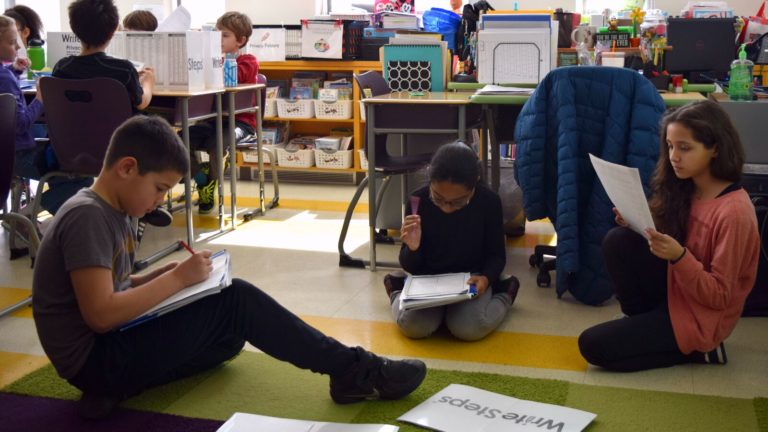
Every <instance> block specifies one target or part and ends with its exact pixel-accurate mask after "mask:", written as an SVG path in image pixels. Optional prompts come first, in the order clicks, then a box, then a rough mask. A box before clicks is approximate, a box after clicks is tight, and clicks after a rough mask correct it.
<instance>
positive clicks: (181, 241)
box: [179, 240, 195, 255]
mask: <svg viewBox="0 0 768 432" xmlns="http://www.w3.org/2000/svg"><path fill="white" fill-rule="evenodd" d="M179 243H181V245H182V246H184V249H186V250H187V251H189V253H191V254H192V255H194V254H195V251H193V250H192V248H191V247H189V245H188V244H187V242H185V241H184V240H179Z"/></svg>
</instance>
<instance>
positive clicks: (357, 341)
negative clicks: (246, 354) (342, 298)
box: [302, 316, 587, 372]
mask: <svg viewBox="0 0 768 432" xmlns="http://www.w3.org/2000/svg"><path fill="white" fill-rule="evenodd" d="M302 319H304V320H305V321H307V322H308V323H310V324H311V325H313V326H315V327H317V328H318V329H320V330H321V331H323V332H324V333H326V334H328V335H330V336H333V337H334V338H336V339H338V340H340V341H342V342H343V343H345V344H348V345H353V346H354V345H360V346H363V347H366V348H369V349H371V350H372V351H374V352H377V353H381V354H386V355H396V356H402V357H419V358H434V359H442V360H455V361H466V362H476V363H494V364H500V365H511V366H525V367H535V368H543V369H559V370H569V371H578V372H583V371H586V370H587V362H586V361H585V360H584V358H583V357H582V356H581V354H580V353H579V348H578V344H577V339H576V338H575V337H570V336H550V335H537V334H529V333H508V332H494V333H492V334H491V335H489V336H488V337H486V338H485V339H483V340H480V341H477V342H462V341H459V340H457V339H455V338H453V337H451V336H450V335H447V334H437V335H434V336H432V337H430V338H427V339H420V340H414V339H409V338H407V337H405V336H403V335H402V334H401V333H400V330H399V329H398V328H397V326H396V325H395V324H394V323H387V322H381V321H365V320H354V319H344V318H328V317H318V316H303V317H302Z"/></svg>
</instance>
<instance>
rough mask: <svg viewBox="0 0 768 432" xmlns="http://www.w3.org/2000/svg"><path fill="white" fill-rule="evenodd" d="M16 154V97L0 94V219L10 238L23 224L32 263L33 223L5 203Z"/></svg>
mask: <svg viewBox="0 0 768 432" xmlns="http://www.w3.org/2000/svg"><path fill="white" fill-rule="evenodd" d="M15 154H16V98H14V97H13V95H11V94H8V93H4V94H0V200H2V203H3V206H2V207H3V212H2V213H0V221H7V222H8V224H9V225H10V226H11V230H10V231H11V238H12V239H13V238H14V237H15V236H16V228H17V225H18V224H21V225H23V226H24V228H25V230H26V232H27V238H26V241H27V243H28V245H29V255H30V257H31V258H32V264H33V265H34V262H35V254H36V253H37V248H38V246H39V245H40V239H39V238H38V236H37V230H36V229H35V225H34V224H33V223H32V221H30V220H29V219H27V218H26V217H24V216H23V215H21V214H18V213H15V212H13V211H9V210H8V208H7V206H6V205H5V203H6V201H7V200H8V193H9V191H10V189H11V182H12V180H13V163H14V161H15ZM31 301H32V295H30V296H29V297H27V298H25V299H24V300H22V301H20V302H18V303H16V304H14V305H11V306H9V307H7V308H5V309H2V310H0V317H2V316H4V315H8V314H10V313H12V312H13V311H15V310H16V309H19V308H22V307H24V306H26V305H28V304H29V303H30V302H31Z"/></svg>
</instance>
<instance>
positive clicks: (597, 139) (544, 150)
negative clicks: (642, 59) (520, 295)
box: [515, 66, 665, 305]
mask: <svg viewBox="0 0 768 432" xmlns="http://www.w3.org/2000/svg"><path fill="white" fill-rule="evenodd" d="M664 110H665V106H664V102H663V100H662V99H661V97H660V96H659V94H658V92H657V90H656V88H655V87H654V86H653V84H651V82H650V81H648V80H647V79H646V78H644V77H643V76H641V75H639V74H638V73H637V72H635V71H633V70H630V69H623V68H612V67H588V66H579V67H563V68H557V69H555V70H553V71H551V72H550V73H549V74H548V75H547V76H546V77H544V79H543V80H542V82H541V83H540V84H539V85H538V87H537V88H536V91H535V92H534V93H533V95H531V97H530V99H529V100H528V101H527V102H526V104H525V105H524V106H523V109H522V111H521V113H520V115H519V117H518V120H517V124H516V127H515V142H516V144H517V152H516V161H515V171H516V172H515V174H516V176H517V180H518V182H519V184H520V187H521V189H522V191H523V206H524V209H525V215H526V217H527V218H528V220H538V219H543V218H549V219H550V221H551V222H552V223H553V224H554V226H555V231H556V233H557V246H556V247H551V246H550V247H548V246H537V247H536V248H535V253H534V255H532V256H531V258H530V264H531V265H533V266H539V268H540V272H539V276H538V277H537V283H538V284H539V286H549V283H550V277H549V274H548V273H547V272H548V270H549V269H550V268H555V267H556V268H555V269H556V270H557V272H556V273H557V281H556V285H557V295H558V297H560V296H562V294H563V293H564V292H566V291H570V292H571V294H572V295H573V296H574V297H575V298H576V299H577V300H579V301H581V302H582V303H585V304H590V305H599V304H602V302H604V301H605V300H607V299H608V298H610V297H611V296H612V294H613V288H612V286H611V283H610V279H609V277H608V274H607V271H606V270H605V264H604V263H603V257H602V239H603V237H604V236H605V234H606V233H607V232H608V230H609V229H611V228H612V227H614V226H615V222H614V215H613V212H612V211H611V208H612V207H613V205H612V204H611V201H610V200H609V199H608V196H607V195H606V193H605V190H604V189H603V187H602V185H601V183H600V180H599V179H598V178H597V175H596V174H595V171H594V169H593V168H592V165H591V162H590V159H589V154H590V153H591V154H594V155H595V156H597V157H600V158H602V159H604V160H607V161H609V162H613V163H617V164H620V165H625V166H629V167H635V168H638V169H639V172H640V178H641V181H642V183H643V186H644V187H645V188H646V189H645V190H646V193H647V192H648V190H649V189H648V185H649V182H650V177H651V174H652V173H653V170H654V167H655V165H656V160H657V159H658V156H659V122H660V120H661V116H662V115H663V113H664ZM542 254H551V255H555V256H556V258H555V259H556V262H557V264H556V266H555V264H543V263H542V261H543V256H542Z"/></svg>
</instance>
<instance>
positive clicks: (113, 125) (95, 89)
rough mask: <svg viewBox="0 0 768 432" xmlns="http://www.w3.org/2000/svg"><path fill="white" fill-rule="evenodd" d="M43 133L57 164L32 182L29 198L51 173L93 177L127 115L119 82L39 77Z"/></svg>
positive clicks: (126, 100)
mask: <svg viewBox="0 0 768 432" xmlns="http://www.w3.org/2000/svg"><path fill="white" fill-rule="evenodd" d="M40 91H42V92H43V100H44V101H45V117H46V122H47V125H48V136H49V138H50V142H51V146H52V147H53V151H54V153H55V154H56V158H57V160H58V168H57V169H56V170H55V171H50V172H48V173H46V174H45V175H44V176H43V177H42V178H41V179H40V181H39V182H38V184H37V192H36V193H35V197H41V196H42V192H43V187H44V186H45V184H46V183H47V182H48V181H50V180H51V178H52V177H55V176H61V177H69V178H77V177H96V176H97V175H99V172H100V171H101V165H102V163H103V161H104V155H105V154H106V151H107V146H108V145H109V140H110V138H111V136H112V132H114V131H115V129H117V127H118V126H120V125H121V124H122V123H123V122H124V121H125V120H127V119H128V118H130V117H131V116H132V115H133V111H132V108H131V101H130V98H129V96H128V91H127V90H126V89H125V86H123V84H121V83H120V82H119V81H117V80H114V79H111V78H91V79H82V80H69V79H62V78H53V77H43V78H40ZM32 206H33V207H32V213H31V219H32V223H33V224H36V223H37V215H38V213H40V211H41V208H40V199H39V198H36V199H34V200H33V201H32Z"/></svg>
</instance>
